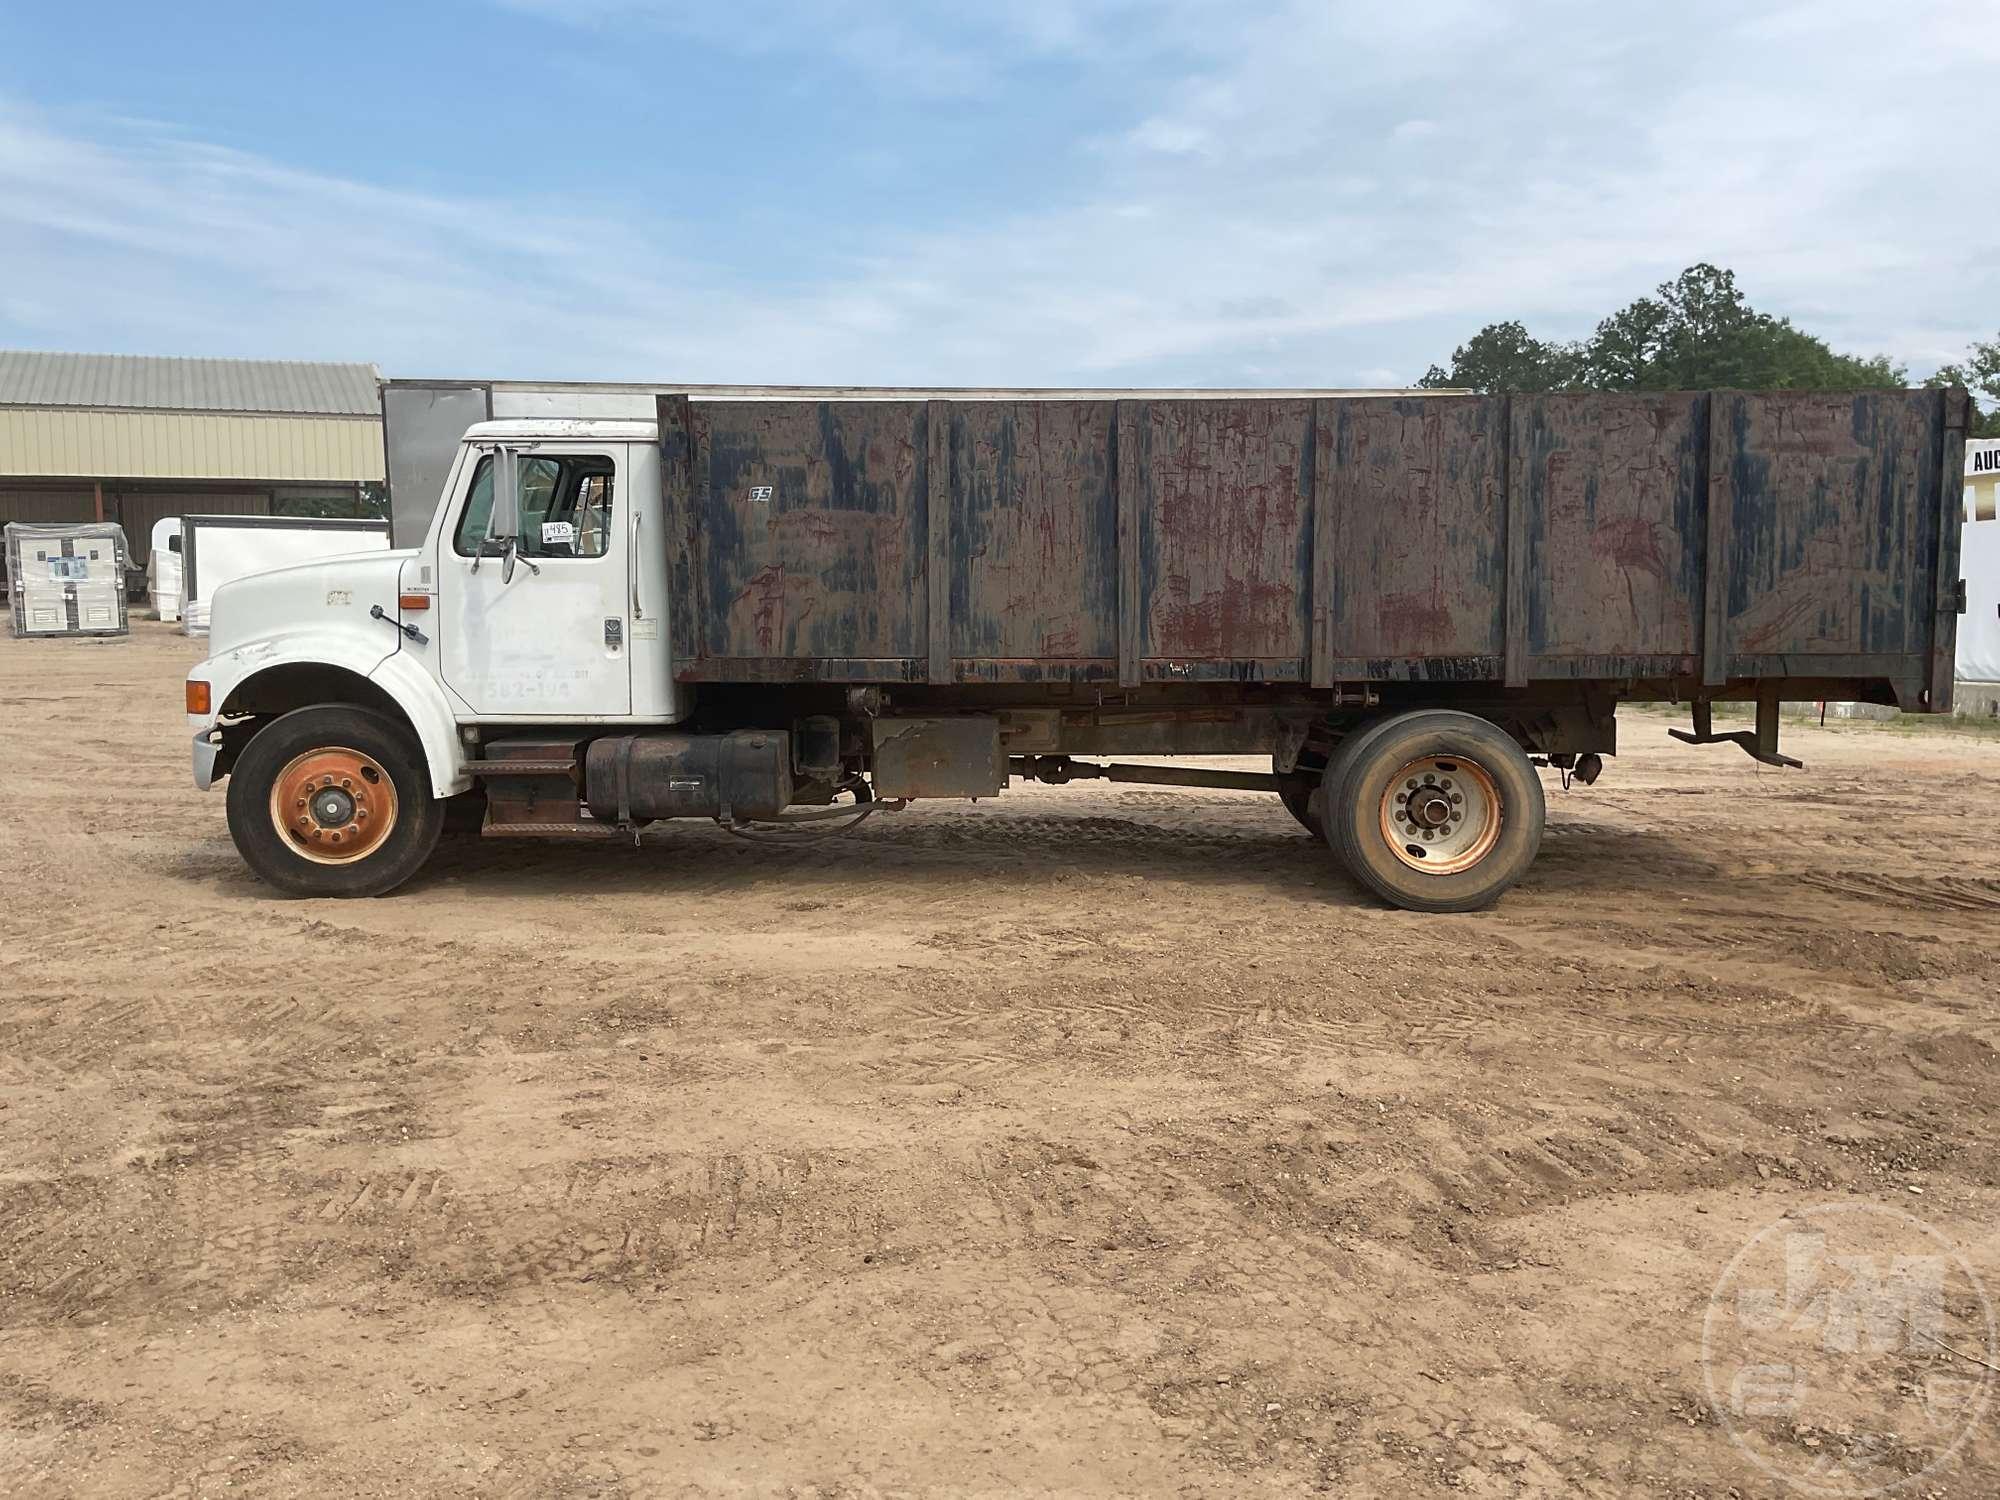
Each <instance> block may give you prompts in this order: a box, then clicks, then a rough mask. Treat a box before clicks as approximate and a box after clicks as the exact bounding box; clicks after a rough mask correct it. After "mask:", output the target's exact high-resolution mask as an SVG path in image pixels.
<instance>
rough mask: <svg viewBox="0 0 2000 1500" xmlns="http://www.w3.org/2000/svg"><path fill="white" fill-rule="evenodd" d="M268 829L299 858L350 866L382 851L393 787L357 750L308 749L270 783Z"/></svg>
mask: <svg viewBox="0 0 2000 1500" xmlns="http://www.w3.org/2000/svg"><path fill="white" fill-rule="evenodd" d="M271 825H272V826H273V827H274V828H276V829H277V830H278V836H279V837H280V838H282V839H283V840H284V841H285V843H286V844H287V845H288V846H289V847H290V848H291V849H292V851H293V852H294V853H296V854H298V855H299V856H300V857H301V858H303V859H309V860H311V861H312V862H313V863H314V864H320V865H350V864H353V863H354V862H355V861H356V860H361V859H366V858H367V857H368V856H369V855H371V854H373V853H374V852H375V851H376V850H377V849H379V848H381V847H382V841H383V840H384V839H386V838H387V837H388V836H389V833H390V830H392V829H393V828H395V826H396V783H395V782H394V781H393V780H391V779H390V776H389V773H388V771H387V770H386V769H385V768H384V767H383V765H382V763H381V762H380V761H378V760H377V759H375V757H374V756H372V755H364V754H363V753H362V752H361V751H359V750H350V749H348V748H347V747H346V746H345V745H333V746H328V747H327V748H325V749H321V750H308V751H306V752H305V754H303V755H298V756H294V757H293V758H292V760H291V761H290V762H289V763H288V764H287V765H286V766H285V768H284V770H282V771H280V772H279V773H278V778H277V780H276V781H274V782H272V783H271Z"/></svg>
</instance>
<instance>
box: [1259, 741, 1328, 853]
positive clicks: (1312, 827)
mask: <svg viewBox="0 0 2000 1500" xmlns="http://www.w3.org/2000/svg"><path fill="white" fill-rule="evenodd" d="M1271 770H1272V772H1273V773H1274V774H1276V775H1277V776H1279V777H1280V778H1282V779H1281V780H1280V781H1279V782H1278V800H1279V801H1280V802H1282V803H1284V804H1285V811H1286V812H1288V813H1290V814H1291V815H1292V816H1293V817H1295V818H1297V819H1298V820H1299V826H1300V827H1302V828H1304V829H1305V831H1306V832H1307V833H1310V834H1311V835H1312V836H1313V837H1314V838H1316V839H1319V838H1325V837H1326V833H1325V830H1324V829H1322V828H1321V826H1320V820H1319V783H1320V772H1319V768H1318V767H1317V766H1313V765H1309V764H1308V763H1307V762H1306V761H1304V760H1301V761H1300V762H1299V763H1298V766H1297V768H1296V769H1294V770H1291V771H1280V770H1279V769H1278V757H1277V756H1275V755H1273V756H1272V757H1271Z"/></svg>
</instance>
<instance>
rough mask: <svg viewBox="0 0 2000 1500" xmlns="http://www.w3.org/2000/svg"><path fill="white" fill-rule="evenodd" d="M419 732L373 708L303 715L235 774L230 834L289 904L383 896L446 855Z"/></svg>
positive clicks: (248, 748)
mask: <svg viewBox="0 0 2000 1500" xmlns="http://www.w3.org/2000/svg"><path fill="white" fill-rule="evenodd" d="M430 781H431V779H430V772H429V770H428V768H427V767H426V766H425V765H424V759H423V753H422V751H421V750H420V749H419V748H418V746H417V743H416V741H415V739H414V738H413V737H412V736H411V735H410V733H409V731H408V730H406V729H405V728H403V726H402V725H400V724H397V723H396V722H395V721H394V720H392V719H389V718H387V717H385V716H384V715H382V714H379V713H376V712H374V711H372V710H370V709H365V708H352V707H348V706H345V705H338V706H335V705H328V706H325V707H315V708H300V709H294V710H293V711H292V712H291V713H288V714H284V715H282V716H281V717H279V718H276V719H273V720H272V721H271V722H270V723H269V724H267V725H265V726H264V727H263V728H262V729H260V730H259V731H258V732H257V733H256V735H254V736H253V737H252V738H251V740H250V743H249V744H247V745H245V746H244V747H243V752H242V754H241V755H239V756H238V757H237V758H236V765H235V767H234V768H233V769H232V770H231V772H230V776H229V834H230V837H231V838H232V839H234V840H235V841H236V849H237V852H238V853H239V854H241V855H242V856H243V861H244V863H245V864H247V865H249V866H250V868H251V869H252V870H254V871H255V872H256V873H257V874H258V875H259V876H261V877H262V878H263V879H264V880H265V881H266V882H267V883H269V884H270V885H273V886H275V887H277V889H279V890H281V891H283V892H284V893H285V894H286V895H288V896H380V895H383V894H386V893H387V892H389V891H393V890H394V889H395V888H396V887H397V886H399V885H401V884H402V883H403V882H404V881H406V880H408V879H409V878H410V877H411V876H412V875H414V874H416V873H417V871H418V870H419V869H420V868H422V866H423V863H424V861H425V860H427V859H429V858H430V856H431V851H432V850H433V849H435V848H436V847H437V841H438V834H439V832H440V831H441V830H442V828H443V826H444V804H443V803H442V802H440V801H439V800H438V799H437V798H435V797H433V796H432V795H431V784H430Z"/></svg>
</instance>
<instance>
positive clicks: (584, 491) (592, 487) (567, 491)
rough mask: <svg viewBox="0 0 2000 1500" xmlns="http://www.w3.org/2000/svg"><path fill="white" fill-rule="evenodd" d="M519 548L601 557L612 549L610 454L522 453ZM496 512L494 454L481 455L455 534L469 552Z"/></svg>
mask: <svg viewBox="0 0 2000 1500" xmlns="http://www.w3.org/2000/svg"><path fill="white" fill-rule="evenodd" d="M519 463H520V471H521V549H520V550H521V553H522V555H523V556H525V557H602V556H604V554H605V553H606V552H608V551H609V550H610V549H611V515H612V499H611V497H612V473H613V465H612V462H611V460H610V459H609V458H608V457H606V456H605V455H603V454H601V453H564V454H546V453H523V454H522V455H521V456H520V460H519ZM492 514H493V457H492V455H491V454H488V455H487V456H485V457H483V458H481V459H480V460H479V467H478V468H477V469H476V470H474V471H473V475H472V489H471V491H470V492H469V493H468V494H467V495H466V497H465V509H464V511H463V512H461V514H460V515H459V518H458V532H457V535H456V537H455V538H454V539H453V545H454V546H455V547H456V548H457V551H458V554H459V556H461V557H471V556H472V555H473V554H474V553H476V552H477V551H478V550H479V547H480V543H481V542H483V541H485V539H486V523H487V520H488V518H489V517H490V516H491V515H492Z"/></svg>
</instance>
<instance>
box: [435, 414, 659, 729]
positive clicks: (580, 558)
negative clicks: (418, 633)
mask: <svg viewBox="0 0 2000 1500" xmlns="http://www.w3.org/2000/svg"><path fill="white" fill-rule="evenodd" d="M623 457H624V445H623V444H608V445H605V446H601V447H591V446H578V445H568V444H557V443H528V444H524V445H523V446H522V447H521V448H520V449H519V452H518V458H517V463H518V465H519V471H520V484H521V523H520V530H521V537H520V540H519V546H518V556H517V557H516V559H515V563H514V570H513V571H514V576H513V579H512V581H511V582H509V581H507V580H506V579H505V578H504V576H503V575H504V574H505V571H506V568H505V563H504V559H503V558H502V557H501V556H500V555H499V554H498V549H497V548H495V547H494V545H493V544H492V543H490V542H488V541H487V540H486V531H487V521H488V518H489V516H490V515H491V513H492V508H493V473H494V460H493V455H492V453H491V452H490V451H488V452H483V453H481V454H480V455H479V456H478V459H477V462H476V463H475V464H474V466H473V471H472V477H471V479H470V481H469V482H468V483H467V484H466V485H465V486H464V488H463V490H462V491H461V492H460V493H459V495H458V496H457V497H456V499H455V502H454V508H453V510H452V511H451V512H450V513H449V514H448V515H447V516H446V518H445V525H444V527H443V529H442V531H441V534H440V535H439V538H438V582H437V589H438V611H437V613H438V619H437V632H438V642H437V649H438V661H439V670H440V672H441V673H442V675H443V677H444V681H445V683H446V685H447V686H448V687H450V689H451V690H452V691H453V692H454V693H456V694H457V695H458V696H459V697H460V698H461V699H463V700H464V701H465V703H466V704H467V705H468V706H469V707H470V708H471V709H472V710H473V712H474V713H475V714H476V715H477V716H478V717H480V718H482V719H536V718H543V719H594V718H612V717H624V716H626V715H628V714H630V713H631V711H632V661H631V648H630V621H629V620H628V618H627V614H628V611H627V607H626V600H627V599H628V597H629V590H628V588H627V581H626V569H627V567H628V563H629V559H628V548H627V541H626V535H627V531H628V528H627V527H626V526H625V525H624V522H623V516H624V507H625V506H626V505H627V503H628V498H627V488H626V480H627V478H628V477H629V476H628V475H627V474H626V472H625V471H624V467H623V464H622V459H623Z"/></svg>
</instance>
